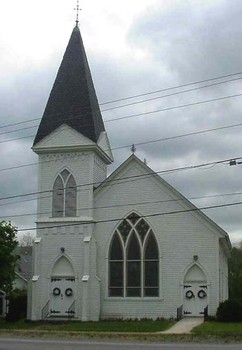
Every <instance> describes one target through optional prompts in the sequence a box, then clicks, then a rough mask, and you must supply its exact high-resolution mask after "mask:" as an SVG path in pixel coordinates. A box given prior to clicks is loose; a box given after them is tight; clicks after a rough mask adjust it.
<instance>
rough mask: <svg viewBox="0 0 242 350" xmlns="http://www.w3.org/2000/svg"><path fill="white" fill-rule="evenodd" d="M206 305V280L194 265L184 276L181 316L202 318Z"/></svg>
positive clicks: (200, 270) (199, 269)
mask: <svg viewBox="0 0 242 350" xmlns="http://www.w3.org/2000/svg"><path fill="white" fill-rule="evenodd" d="M207 305H208V283H207V278H206V276H205V273H204V272H203V270H202V269H201V268H200V266H198V265H197V264H194V265H192V266H191V267H190V268H189V269H188V271H187V272H186V274H185V276H184V282H183V314H184V316H202V315H203V314H204V308H205V307H206V306H207Z"/></svg>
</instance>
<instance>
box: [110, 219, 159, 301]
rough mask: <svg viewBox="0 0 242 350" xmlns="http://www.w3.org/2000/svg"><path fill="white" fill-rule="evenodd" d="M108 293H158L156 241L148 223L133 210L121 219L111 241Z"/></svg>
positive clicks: (137, 294)
mask: <svg viewBox="0 0 242 350" xmlns="http://www.w3.org/2000/svg"><path fill="white" fill-rule="evenodd" d="M109 296H112V297H158V296H159V252H158V246H157V242H156V239H155V236H154V233H153V231H152V230H151V228H150V226H149V224H148V223H147V222H146V221H145V220H144V219H143V218H140V217H139V216H138V215H137V214H136V213H132V214H131V215H129V216H128V217H127V218H125V219H124V220H122V222H121V223H120V224H119V226H118V228H117V229H116V231H115V233H114V235H113V239H112V241H111V244H110V249H109Z"/></svg>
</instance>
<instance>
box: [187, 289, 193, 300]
mask: <svg viewBox="0 0 242 350" xmlns="http://www.w3.org/2000/svg"><path fill="white" fill-rule="evenodd" d="M186 298H187V299H192V298H194V294H193V291H192V290H188V291H187V292H186Z"/></svg>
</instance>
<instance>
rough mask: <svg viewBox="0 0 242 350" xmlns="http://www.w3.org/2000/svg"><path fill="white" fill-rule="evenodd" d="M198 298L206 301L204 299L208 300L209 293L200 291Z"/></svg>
mask: <svg viewBox="0 0 242 350" xmlns="http://www.w3.org/2000/svg"><path fill="white" fill-rule="evenodd" d="M197 296H198V298H200V299H204V298H206V296H207V293H206V292H205V290H203V289H201V290H199V292H198V293H197Z"/></svg>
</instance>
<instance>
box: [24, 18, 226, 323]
mask: <svg viewBox="0 0 242 350" xmlns="http://www.w3.org/2000/svg"><path fill="white" fill-rule="evenodd" d="M33 151H34V152H35V153H36V154H37V155H38V157H39V173H38V179H39V180H38V187H39V188H38V191H39V192H40V195H39V199H38V210H37V212H38V213H39V214H38V218H37V238H36V240H35V243H34V254H33V278H32V280H31V282H30V285H29V293H28V318H29V319H31V320H41V319H69V318H73V319H76V320H82V321H88V320H94V321H97V320H99V319H109V318H112V319H113V318H117V319H126V318H143V317H146V318H152V319H155V318H158V317H163V318H170V317H173V318H175V317H176V316H177V309H179V310H180V311H181V312H182V315H183V316H201V315H203V313H204V309H205V308H206V307H207V306H208V313H209V314H210V315H215V313H216V309H217V307H218V305H219V302H220V301H222V300H225V299H227V297H228V262H227V260H228V257H229V254H230V247H231V245H230V241H229V238H228V235H227V233H226V232H225V231H223V230H222V229H221V228H220V227H219V226H218V225H217V224H215V223H214V222H213V221H212V220H211V219H209V218H208V217H207V216H206V215H205V214H204V213H202V212H201V211H199V210H198V209H197V208H196V207H195V206H194V205H193V204H192V203H191V202H189V201H188V200H187V199H186V198H185V197H183V196H182V195H181V194H180V193H179V192H178V191H177V190H176V189H174V188H173V187H172V186H171V185H169V184H168V183H167V182H166V181H164V180H163V179H162V178H161V177H160V176H159V175H157V174H156V173H155V172H154V171H153V170H152V169H150V168H149V167H148V166H147V165H146V164H145V163H144V162H143V161H141V160H140V159H138V158H137V157H136V156H135V155H134V154H133V155H131V156H130V157H129V158H128V159H127V160H126V161H125V162H124V163H123V164H122V165H121V166H120V167H118V168H117V169H116V170H115V171H114V172H113V173H112V174H111V175H110V176H109V177H107V167H108V165H110V164H111V163H112V162H113V156H112V151H111V147H110V144H109V141H108V135H107V133H106V131H105V127H104V124H103V120H102V116H101V113H100V109H99V105H98V101H97V97H96V93H95V89H94V85H93V81H92V77H91V73H90V69H89V65H88V61H87V58H86V54H85V49H84V46H83V42H82V38H81V34H80V30H79V27H78V24H77V25H76V27H75V28H74V29H73V32H72V34H71V37H70V41H69V43H68V46H67V49H66V52H65V54H64V57H63V60H62V63H61V66H60V68H59V71H58V74H57V77H56V80H55V83H54V85H53V88H52V91H51V94H50V97H49V100H48V103H47V106H46V108H45V111H44V114H43V117H42V120H41V123H40V126H39V129H38V131H37V134H36V137H35V140H34V144H33Z"/></svg>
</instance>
